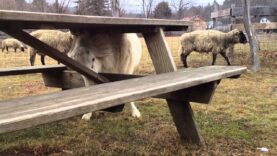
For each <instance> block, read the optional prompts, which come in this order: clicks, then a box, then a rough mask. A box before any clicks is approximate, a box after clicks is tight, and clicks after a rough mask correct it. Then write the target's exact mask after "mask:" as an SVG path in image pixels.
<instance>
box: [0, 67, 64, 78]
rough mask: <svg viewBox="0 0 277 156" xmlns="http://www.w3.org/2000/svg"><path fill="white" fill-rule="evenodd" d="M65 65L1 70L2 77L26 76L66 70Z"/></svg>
mask: <svg viewBox="0 0 277 156" xmlns="http://www.w3.org/2000/svg"><path fill="white" fill-rule="evenodd" d="M65 69H66V67H65V66H64V65H47V66H29V67H14V68H0V76H12V75H24V74H35V73H45V72H52V71H57V72H61V71H63V70H65Z"/></svg>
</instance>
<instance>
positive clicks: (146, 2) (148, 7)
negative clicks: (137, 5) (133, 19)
mask: <svg viewBox="0 0 277 156" xmlns="http://www.w3.org/2000/svg"><path fill="white" fill-rule="evenodd" d="M154 3H155V0H141V6H142V11H143V14H144V17H145V18H149V17H150V16H151V14H152V12H153V7H154Z"/></svg>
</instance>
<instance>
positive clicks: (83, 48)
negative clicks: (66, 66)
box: [68, 33, 107, 72]
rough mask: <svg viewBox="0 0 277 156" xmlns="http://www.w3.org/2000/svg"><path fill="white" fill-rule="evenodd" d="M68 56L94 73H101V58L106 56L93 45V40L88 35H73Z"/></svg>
mask: <svg viewBox="0 0 277 156" xmlns="http://www.w3.org/2000/svg"><path fill="white" fill-rule="evenodd" d="M68 56H69V57H71V58H72V59H74V60H76V61H77V62H79V63H81V64H83V65H84V66H86V67H88V68H90V69H92V70H93V71H95V72H99V71H101V68H102V61H101V59H103V57H105V56H107V54H106V53H104V52H103V53H102V52H101V50H99V48H98V47H97V46H96V45H95V39H94V38H93V36H91V35H90V34H88V33H81V34H78V35H74V40H73V45H72V48H71V50H70V51H69V53H68Z"/></svg>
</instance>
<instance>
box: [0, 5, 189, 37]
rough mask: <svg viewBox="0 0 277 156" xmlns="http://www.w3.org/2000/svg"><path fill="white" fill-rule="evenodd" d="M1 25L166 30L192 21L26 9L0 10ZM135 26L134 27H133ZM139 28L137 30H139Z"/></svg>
mask: <svg viewBox="0 0 277 156" xmlns="http://www.w3.org/2000/svg"><path fill="white" fill-rule="evenodd" d="M0 23H4V25H3V24H1V25H0V28H1V27H4V28H5V27H10V26H12V27H21V28H24V29H38V28H43V27H46V28H59V29H63V28H88V27H98V28H99V27H100V28H109V29H111V28H112V29H114V28H115V29H120V28H122V27H123V28H125V29H127V28H129V29H131V30H130V31H133V30H134V29H136V30H137V29H139V28H141V29H139V30H141V31H143V30H145V28H147V27H148V28H156V27H163V28H164V29H165V31H181V30H186V29H187V28H188V27H189V26H190V25H191V23H190V22H187V21H182V20H163V19H143V18H121V17H120V18H116V17H104V16H87V15H73V14H55V13H38V12H25V11H8V10H0ZM132 28H133V29H132ZM139 30H137V31H138V32H139Z"/></svg>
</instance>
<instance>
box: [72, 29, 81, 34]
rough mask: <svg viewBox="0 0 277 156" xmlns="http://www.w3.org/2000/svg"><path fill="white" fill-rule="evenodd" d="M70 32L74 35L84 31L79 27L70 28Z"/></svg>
mask: <svg viewBox="0 0 277 156" xmlns="http://www.w3.org/2000/svg"><path fill="white" fill-rule="evenodd" d="M70 33H71V34H72V35H74V36H80V35H81V33H82V32H81V30H78V29H70Z"/></svg>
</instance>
